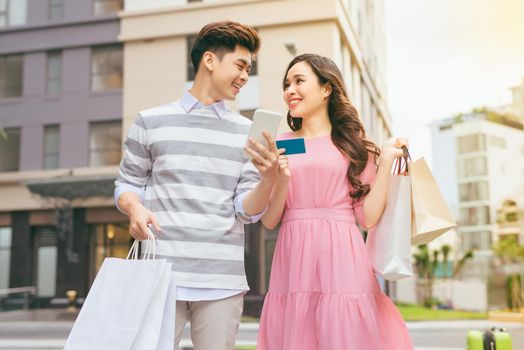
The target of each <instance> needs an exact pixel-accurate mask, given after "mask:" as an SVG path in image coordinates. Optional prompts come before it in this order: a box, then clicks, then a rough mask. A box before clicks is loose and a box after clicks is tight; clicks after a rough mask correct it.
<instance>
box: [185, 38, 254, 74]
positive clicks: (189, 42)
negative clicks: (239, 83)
mask: <svg viewBox="0 0 524 350" xmlns="http://www.w3.org/2000/svg"><path fill="white" fill-rule="evenodd" d="M196 37H197V36H196V34H191V35H188V36H187V37H186V45H187V46H186V47H187V55H186V56H187V59H186V74H187V81H192V80H195V76H196V73H195V69H194V67H193V62H192V61H191V49H192V48H193V44H194V43H195V39H196ZM257 74H258V64H257V61H256V59H253V60H252V62H251V69H250V70H249V74H248V75H249V76H252V75H257Z"/></svg>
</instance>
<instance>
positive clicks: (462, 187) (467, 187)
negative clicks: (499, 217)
mask: <svg viewBox="0 0 524 350" xmlns="http://www.w3.org/2000/svg"><path fill="white" fill-rule="evenodd" d="M488 189H489V187H488V182H487V181H479V182H467V183H462V184H459V198H460V201H461V202H469V201H480V200H487V199H489V190H488Z"/></svg>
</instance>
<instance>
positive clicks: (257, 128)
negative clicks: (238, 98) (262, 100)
mask: <svg viewBox="0 0 524 350" xmlns="http://www.w3.org/2000/svg"><path fill="white" fill-rule="evenodd" d="M281 121H282V115H281V114H280V113H277V112H272V111H267V110H264V109H257V110H256V111H255V114H254V116H253V123H252V124H251V127H250V128H249V133H248V138H249V137H252V138H253V139H255V140H257V141H258V142H260V143H261V144H263V145H264V146H266V147H269V145H268V144H267V141H266V138H265V137H264V135H263V134H262V132H263V131H267V132H268V133H269V134H270V135H271V136H272V137H273V139H275V138H276V137H277V132H278V127H279V126H280V122H281ZM244 155H245V156H246V157H248V158H249V159H251V155H250V154H249V153H247V152H246V151H244Z"/></svg>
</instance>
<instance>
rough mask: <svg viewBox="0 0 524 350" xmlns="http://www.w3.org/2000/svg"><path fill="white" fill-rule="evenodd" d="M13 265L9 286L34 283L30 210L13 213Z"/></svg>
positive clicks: (22, 285) (23, 285)
mask: <svg viewBox="0 0 524 350" xmlns="http://www.w3.org/2000/svg"><path fill="white" fill-rule="evenodd" d="M11 229H12V239H11V267H10V270H11V271H10V273H9V287H10V288H16V287H27V286H30V285H31V283H32V268H31V265H32V262H33V255H32V252H33V249H32V248H31V226H30V225H29V212H28V211H15V212H13V213H11Z"/></svg>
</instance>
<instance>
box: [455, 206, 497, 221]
mask: <svg viewBox="0 0 524 350" xmlns="http://www.w3.org/2000/svg"><path fill="white" fill-rule="evenodd" d="M460 218H461V223H462V224H463V225H465V226H477V225H489V224H490V222H491V221H490V215H489V207H488V206H487V205H482V206H478V207H469V208H461V209H460Z"/></svg>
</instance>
